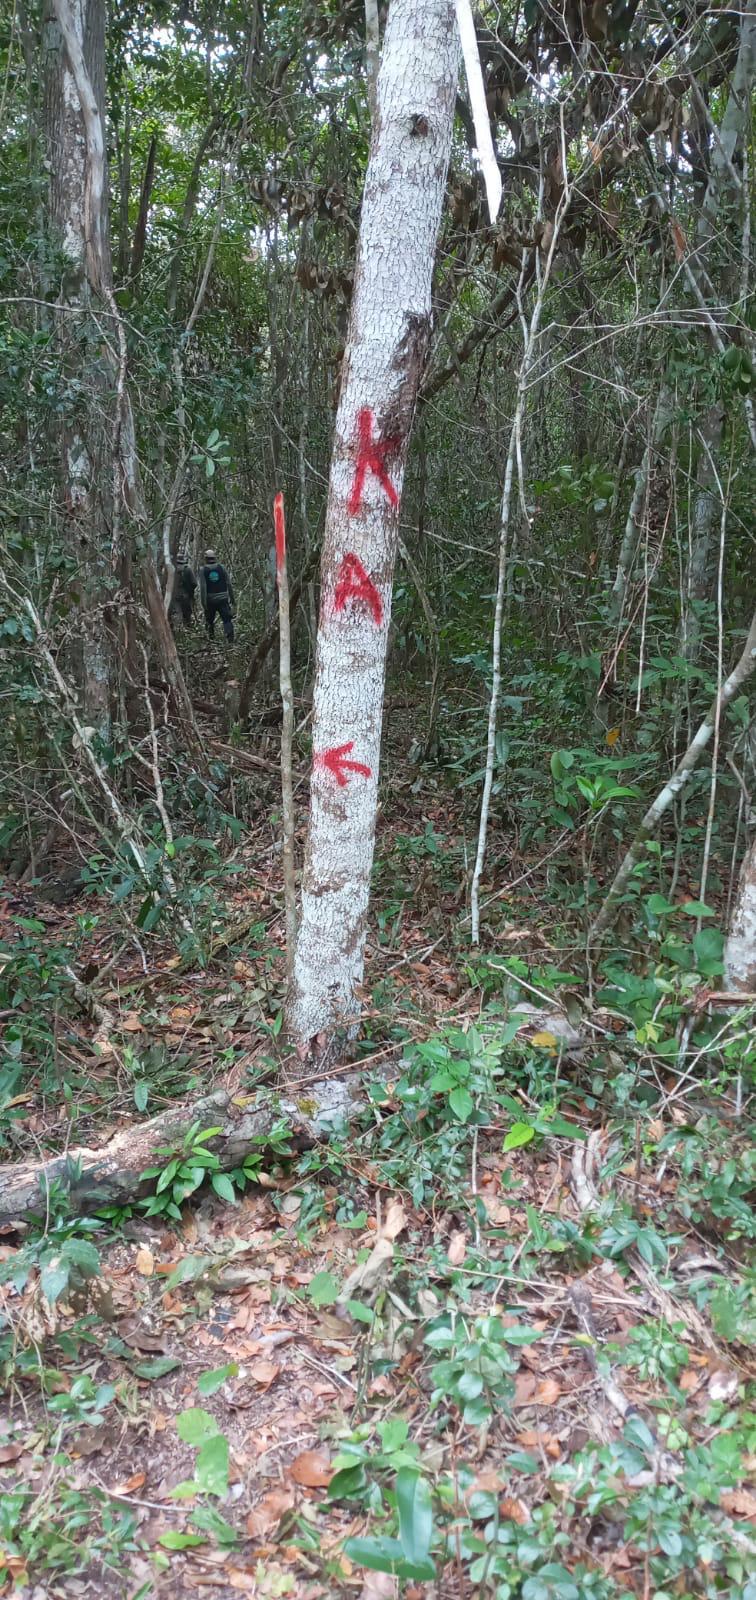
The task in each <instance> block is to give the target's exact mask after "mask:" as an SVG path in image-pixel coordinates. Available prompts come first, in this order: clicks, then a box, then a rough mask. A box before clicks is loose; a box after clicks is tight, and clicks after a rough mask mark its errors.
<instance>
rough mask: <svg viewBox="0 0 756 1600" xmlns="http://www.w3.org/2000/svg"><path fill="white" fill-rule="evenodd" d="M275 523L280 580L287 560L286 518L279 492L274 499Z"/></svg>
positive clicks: (277, 565) (277, 570)
mask: <svg viewBox="0 0 756 1600" xmlns="http://www.w3.org/2000/svg"><path fill="white" fill-rule="evenodd" d="M273 525H274V527H275V530H276V572H277V574H278V578H279V581H280V578H281V573H282V572H283V568H284V562H285V561H286V520H285V518H284V503H283V495H282V494H280V493H279V494H277V495H276V498H275V500H274V501H273Z"/></svg>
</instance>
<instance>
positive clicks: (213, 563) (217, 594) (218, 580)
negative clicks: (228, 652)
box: [200, 550, 235, 644]
mask: <svg viewBox="0 0 756 1600" xmlns="http://www.w3.org/2000/svg"><path fill="white" fill-rule="evenodd" d="M200 599H201V601H202V609H203V611H204V613H205V625H206V627H207V634H208V638H209V639H212V637H213V632H214V629H215V618H216V616H219V617H220V619H221V622H222V623H223V632H224V634H225V636H226V639H227V641H228V643H229V644H233V642H234V606H235V600H234V590H233V585H232V583H231V579H230V577H229V575H228V573H227V571H226V569H225V567H224V566H223V564H222V562H220V561H219V560H218V557H217V555H216V553H215V551H214V550H206V551H205V565H204V566H203V567H201V568H200Z"/></svg>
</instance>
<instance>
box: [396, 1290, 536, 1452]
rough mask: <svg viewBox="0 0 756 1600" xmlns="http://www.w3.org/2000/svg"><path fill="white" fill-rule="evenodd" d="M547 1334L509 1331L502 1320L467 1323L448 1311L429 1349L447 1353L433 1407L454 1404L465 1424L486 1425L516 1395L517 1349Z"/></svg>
mask: <svg viewBox="0 0 756 1600" xmlns="http://www.w3.org/2000/svg"><path fill="white" fill-rule="evenodd" d="M540 1337H541V1335H540V1334H539V1333H537V1332H536V1331H535V1330H534V1329H532V1328H524V1327H517V1326H513V1327H505V1325H504V1323H503V1322H502V1321H501V1318H500V1317H495V1316H494V1317H478V1318H476V1319H474V1321H473V1322H472V1323H471V1324H469V1325H468V1323H467V1321H466V1319H465V1318H464V1317H461V1316H459V1317H458V1316H456V1315H454V1314H451V1313H447V1314H445V1315H444V1316H442V1317H439V1318H437V1319H436V1320H435V1321H434V1322H432V1323H431V1324H430V1326H429V1327H428V1329H427V1331H426V1334H425V1341H424V1342H425V1345H426V1347H427V1349H429V1350H433V1351H436V1352H445V1354H444V1355H443V1358H442V1360H440V1361H437V1362H436V1363H435V1364H434V1366H433V1367H432V1369H431V1377H432V1380H433V1384H434V1388H433V1394H432V1397H431V1407H432V1408H435V1407H437V1406H440V1405H442V1404H444V1405H446V1406H453V1407H454V1408H455V1409H457V1410H458V1411H459V1412H460V1413H461V1416H462V1420H463V1422H466V1423H469V1424H471V1425H472V1426H474V1427H482V1426H483V1425H484V1423H487V1422H489V1421H490V1419H491V1417H492V1415H493V1411H494V1407H496V1409H498V1410H499V1411H500V1410H502V1409H505V1410H506V1409H508V1408H509V1406H510V1404H511V1401H512V1397H513V1395H514V1385H513V1382H512V1378H513V1375H514V1373H515V1372H516V1371H517V1365H518V1363H517V1362H516V1361H515V1360H514V1358H513V1355H512V1348H513V1347H517V1346H522V1345H524V1344H533V1343H534V1342H535V1341H536V1340H537V1339H539V1338H540Z"/></svg>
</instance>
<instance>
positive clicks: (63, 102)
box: [43, 0, 113, 740]
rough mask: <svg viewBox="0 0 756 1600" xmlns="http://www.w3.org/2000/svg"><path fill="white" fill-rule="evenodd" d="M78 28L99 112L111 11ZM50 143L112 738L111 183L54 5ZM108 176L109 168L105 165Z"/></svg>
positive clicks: (69, 422)
mask: <svg viewBox="0 0 756 1600" xmlns="http://www.w3.org/2000/svg"><path fill="white" fill-rule="evenodd" d="M70 17H71V27H72V30H73V32H74V35H75V40H76V45H77V47H78V50H79V52H80V54H81V56H82V58H83V60H84V63H85V66H86V70H87V74H88V77H89V81H90V83H91V84H92V86H93V93H94V96H95V99H96V101H97V107H99V108H101V107H102V105H103V97H104V89H105V21H104V18H105V12H104V8H103V6H102V5H101V4H100V3H99V0H72V4H71V7H70ZM43 39H44V45H43V54H44V76H45V93H44V100H45V119H44V120H45V136H46V144H47V159H48V166H49V172H50V188H49V217H50V227H51V232H52V235H53V238H54V240H55V241H56V243H57V244H58V246H59V247H61V248H62V251H63V254H64V257H65V266H64V269H63V274H62V279H61V283H60V290H59V294H58V301H57V304H58V307H59V312H58V315H57V318H56V338H57V344H58V351H59V356H60V361H61V367H62V371H63V373H64V375H65V377H66V378H67V379H68V382H67V385H66V388H67V403H66V406H65V408H64V410H63V412H62V416H61V422H60V430H59V437H58V446H59V453H60V471H61V492H62V500H63V504H64V506H65V510H66V514H67V517H68V523H69V529H70V540H71V545H72V547H73V550H74V553H75V555H76V558H77V560H78V567H79V570H78V577H77V580H76V590H77V593H78V595H79V617H80V647H81V689H82V696H83V709H84V721H85V723H86V724H87V725H88V726H89V727H92V728H94V729H95V730H96V732H97V733H98V735H99V736H100V737H101V738H102V739H104V740H107V739H108V738H109V734H110V713H111V690H112V677H113V664H112V653H113V652H112V638H111V633H110V629H109V626H108V602H109V598H110V590H111V588H112V587H113V574H112V565H111V559H110V555H111V552H110V531H109V530H110V529H111V528H112V494H111V490H112V468H111V465H110V450H109V437H108V432H109V430H108V427H107V417H108V411H109V399H110V395H109V391H110V392H111V393H112V387H113V383H112V379H113V374H112V370H109V368H108V362H107V358H106V355H105V350H104V342H103V339H102V334H101V333H100V332H99V331H98V330H97V329H96V327H95V324H94V321H93V317H92V295H93V282H92V278H93V274H92V271H91V266H92V259H93V257H94V256H97V257H98V259H97V268H96V270H97V273H98V275H99V276H100V277H101V276H102V274H103V270H104V261H103V247H104V246H105V243H106V241H107V229H108V221H107V191H106V188H105V184H104V183H101V184H99V185H92V184H91V183H88V181H87V140H86V128H85V118H84V112H83V109H82V106H81V103H80V100H79V96H78V93H77V89H76V81H75V77H74V73H73V71H72V67H71V63H70V58H69V54H68V52H67V50H66V48H65V45H64V41H63V34H62V31H61V28H60V25H59V21H58V19H57V16H56V15H55V13H54V8H53V6H52V4H51V6H50V9H49V10H47V11H46V14H45V22H44V32H43ZM97 107H95V118H96V120H97V123H98V126H97V129H96V134H97V136H99V139H100V142H101V144H102V146H103V147H104V140H105V130H104V119H103V116H102V110H101V109H99V110H98V109H97ZM103 172H104V168H103Z"/></svg>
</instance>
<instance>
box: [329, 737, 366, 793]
mask: <svg viewBox="0 0 756 1600" xmlns="http://www.w3.org/2000/svg"><path fill="white" fill-rule="evenodd" d="M353 749H354V739H348V740H347V743H346V744H335V745H333V746H332V748H331V749H330V750H324V751H323V752H322V754H321V755H319V756H316V757H315V766H316V767H325V770H326V772H330V774H331V776H332V777H333V778H335V779H336V782H337V784H338V786H339V788H340V789H346V786H347V783H348V781H349V780H348V778H347V773H348V772H356V773H358V774H359V776H360V777H361V778H370V777H371V776H372V774H371V771H370V768H369V767H366V766H365V763H364V761H348V760H347V756H348V755H349V752H350V750H353Z"/></svg>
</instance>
